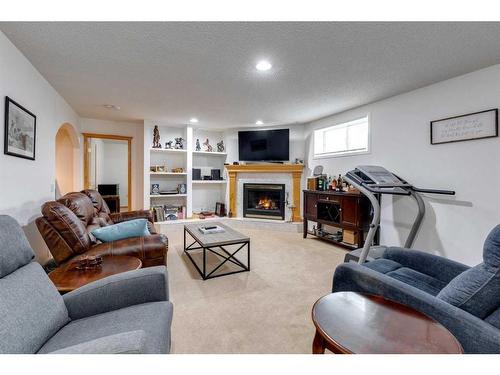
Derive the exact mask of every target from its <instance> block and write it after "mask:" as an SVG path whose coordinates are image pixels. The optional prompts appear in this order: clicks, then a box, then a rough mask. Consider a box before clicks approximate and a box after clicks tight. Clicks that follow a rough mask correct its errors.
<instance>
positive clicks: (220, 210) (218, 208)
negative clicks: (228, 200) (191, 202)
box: [215, 202, 226, 217]
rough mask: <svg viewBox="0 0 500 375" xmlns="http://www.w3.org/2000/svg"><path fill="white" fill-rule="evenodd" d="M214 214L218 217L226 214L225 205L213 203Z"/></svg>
mask: <svg viewBox="0 0 500 375" xmlns="http://www.w3.org/2000/svg"><path fill="white" fill-rule="evenodd" d="M215 215H217V216H220V217H222V216H226V205H225V204H224V203H221V202H217V203H215Z"/></svg>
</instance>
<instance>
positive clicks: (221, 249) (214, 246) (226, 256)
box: [184, 221, 250, 280]
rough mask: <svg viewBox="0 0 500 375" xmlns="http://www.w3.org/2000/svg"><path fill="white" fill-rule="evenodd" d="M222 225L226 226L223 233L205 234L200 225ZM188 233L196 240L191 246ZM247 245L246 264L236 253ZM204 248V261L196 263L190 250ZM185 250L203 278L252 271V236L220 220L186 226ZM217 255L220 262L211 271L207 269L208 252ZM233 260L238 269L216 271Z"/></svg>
mask: <svg viewBox="0 0 500 375" xmlns="http://www.w3.org/2000/svg"><path fill="white" fill-rule="evenodd" d="M207 225H209V226H215V225H217V226H220V227H222V228H224V232H222V233H212V234H204V233H202V232H200V230H199V229H198V228H199V227H205V226H207ZM187 234H189V235H190V236H191V238H192V239H193V240H194V241H193V243H191V244H190V245H189V246H186V244H187V242H186V240H187ZM245 247H246V250H247V264H246V265H245V264H244V263H242V262H241V261H240V260H239V259H237V258H236V257H235V255H236V254H237V253H238V252H239V251H240V250H242V249H244V248H245ZM199 250H202V252H203V262H202V265H201V268H200V266H198V264H196V262H195V260H194V259H193V257H192V256H191V254H190V252H193V251H199ZM184 252H185V253H186V255H187V256H188V257H189V259H190V260H191V262H192V263H193V265H194V266H195V268H196V270H197V271H198V273H199V274H200V276H201V277H202V278H203V280H207V279H212V278H214V277H219V276H226V275H232V274H235V273H240V272H246V271H250V238H249V237H248V236H245V235H244V234H242V233H240V232H238V231H236V230H234V229H232V228H230V227H228V226H226V225H224V224H222V223H219V222H212V221H210V222H202V223H197V224H190V225H185V226H184ZM208 252H210V253H212V254H215V255H217V257H218V258H219V259H220V261H221V262H220V263H219V264H218V265H217V266H215V268H213V269H212V270H211V271H208V270H207V253H208ZM227 262H231V263H233V264H234V265H236V266H237V268H238V269H237V270H235V271H229V272H225V273H217V274H215V272H216V271H217V270H219V269H220V268H221V267H222V266H223V265H224V264H226V263H227Z"/></svg>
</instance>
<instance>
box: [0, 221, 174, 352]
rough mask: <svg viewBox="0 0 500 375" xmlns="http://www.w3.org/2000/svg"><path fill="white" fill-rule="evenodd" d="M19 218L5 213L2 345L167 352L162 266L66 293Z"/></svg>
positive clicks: (1, 227) (0, 245)
mask: <svg viewBox="0 0 500 375" xmlns="http://www.w3.org/2000/svg"><path fill="white" fill-rule="evenodd" d="M33 258H34V254H33V251H32V249H31V247H30V245H29V243H28V241H27V239H26V236H25V235H24V232H23V231H22V229H21V227H20V226H19V224H17V222H16V221H15V220H14V219H12V218H11V217H9V216H4V215H0V316H1V317H2V319H0V337H2V339H1V340H0V353H68V354H70V353H106V354H111V353H168V352H169V351H170V324H171V321H172V303H171V302H169V300H168V299H169V298H168V281H167V270H166V268H165V267H164V266H156V267H150V268H145V269H141V270H137V271H131V272H125V273H122V274H118V275H114V276H110V277H107V278H105V279H102V280H99V281H97V282H94V283H91V284H87V285H85V286H83V287H81V288H79V289H76V290H74V291H73V292H71V293H68V294H66V295H64V297H61V296H60V295H59V293H58V292H57V290H56V288H55V287H54V285H53V284H52V282H51V281H50V280H49V278H48V277H47V275H46V274H45V272H44V271H43V269H42V267H41V266H40V264H38V263H36V262H33Z"/></svg>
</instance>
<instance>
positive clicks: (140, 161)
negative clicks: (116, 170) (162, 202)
mask: <svg viewBox="0 0 500 375" xmlns="http://www.w3.org/2000/svg"><path fill="white" fill-rule="evenodd" d="M80 128H81V131H82V132H83V133H97V134H112V135H123V136H128V137H133V138H132V210H138V209H142V208H143V202H144V190H143V184H144V183H143V178H144V132H143V126H142V123H131V122H119V121H106V120H97V119H89V118H81V119H80ZM121 189H122V185H121V184H120V190H121ZM122 205H123V203H122Z"/></svg>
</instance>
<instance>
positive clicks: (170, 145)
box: [165, 141, 174, 150]
mask: <svg viewBox="0 0 500 375" xmlns="http://www.w3.org/2000/svg"><path fill="white" fill-rule="evenodd" d="M173 142H174V141H168V142H165V148H166V149H167V150H171V149H172V143H173Z"/></svg>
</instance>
